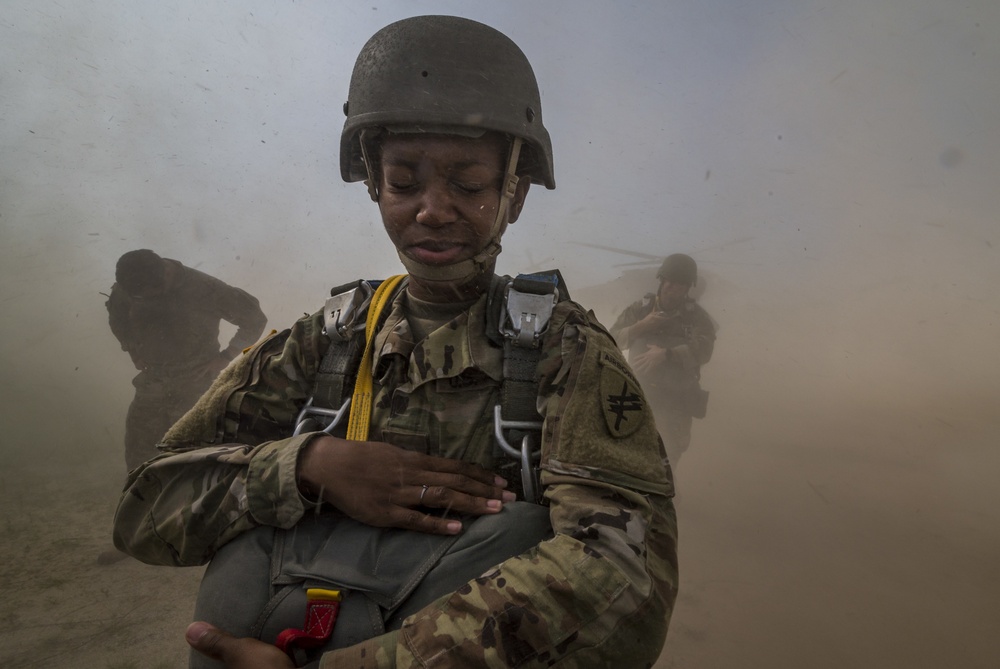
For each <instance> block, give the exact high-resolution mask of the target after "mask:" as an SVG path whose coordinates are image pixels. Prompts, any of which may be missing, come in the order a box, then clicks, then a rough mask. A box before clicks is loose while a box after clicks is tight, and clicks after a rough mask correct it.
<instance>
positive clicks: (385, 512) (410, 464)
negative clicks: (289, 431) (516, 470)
mask: <svg viewBox="0 0 1000 669" xmlns="http://www.w3.org/2000/svg"><path fill="white" fill-rule="evenodd" d="M298 477H299V485H300V487H301V488H302V489H303V492H304V493H305V494H306V495H309V496H321V497H322V498H323V499H324V500H325V501H327V502H329V503H331V504H333V505H334V506H335V507H337V508H338V509H340V510H341V511H342V512H344V513H345V514H347V515H348V516H350V517H351V518H354V519H355V520H358V521H361V522H363V523H366V524H368V525H372V526H375V527H398V528H402V529H407V530H417V531H420V532H428V533H431V534H458V533H459V532H461V531H462V524H461V522H460V521H459V520H457V519H454V518H441V517H438V516H436V515H429V514H428V513H425V511H427V510H428V509H445V510H448V511H451V512H454V513H460V514H471V515H477V516H479V515H485V514H490V513H498V512H499V511H500V510H501V508H502V507H503V502H512V501H514V493H512V492H509V491H506V490H504V487H505V486H506V485H507V482H506V481H505V480H504V479H503V478H501V477H499V476H496V475H495V474H493V472H490V471H488V470H486V469H483V468H482V467H480V466H478V465H475V464H473V463H471V462H463V461H461V460H452V459H450V458H439V457H434V456H431V455H424V454H423V453H415V452H413V451H407V450H405V449H402V448H398V447H396V446H393V445H391V444H386V443H383V442H380V441H364V442H360V441H348V440H346V439H339V438H336V437H330V436H325V435H324V436H321V437H317V438H316V439H313V440H312V441H311V442H310V443H309V444H308V445H307V446H306V447H305V448H304V449H303V451H302V453H301V455H300V456H299V466H298ZM421 507H423V508H421Z"/></svg>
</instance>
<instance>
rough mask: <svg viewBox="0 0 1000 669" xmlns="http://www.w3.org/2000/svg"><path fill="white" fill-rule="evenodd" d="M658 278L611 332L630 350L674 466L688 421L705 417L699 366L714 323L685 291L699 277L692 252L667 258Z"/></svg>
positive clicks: (707, 355) (708, 351) (686, 439)
mask: <svg viewBox="0 0 1000 669" xmlns="http://www.w3.org/2000/svg"><path fill="white" fill-rule="evenodd" d="M656 276H657V278H658V279H659V280H660V287H659V290H658V291H657V292H656V294H655V295H648V296H647V297H646V299H644V300H641V301H639V302H635V303H633V304H631V305H630V306H629V307H628V308H627V309H625V311H623V312H622V314H621V315H620V316H619V317H618V320H617V321H615V324H614V326H613V327H612V328H611V334H612V335H614V337H615V338H616V339H617V341H618V344H619V345H620V346H621V347H622V349H623V350H624V349H628V352H629V363H630V364H631V365H632V368H633V369H634V370H635V371H636V373H637V374H638V376H639V380H640V382H641V383H642V388H643V390H644V391H645V392H646V394H647V396H648V397H649V400H650V404H651V405H652V407H653V413H654V415H655V416H656V424H657V427H658V428H659V429H660V433H661V434H662V436H663V439H664V441H665V442H666V447H667V456H668V457H669V458H670V464H671V465H672V466H673V467H676V466H677V462H678V461H679V460H680V459H681V455H682V454H683V453H684V451H686V450H687V448H688V445H689V444H690V443H691V419H692V418H704V417H705V412H706V409H707V406H708V391H705V390H702V388H701V383H700V380H701V366H702V365H704V364H706V363H707V362H708V361H709V360H710V359H711V357H712V349H713V348H714V346H715V326H714V325H713V324H712V318H711V317H710V316H709V315H708V313H707V312H706V311H705V310H704V309H702V308H701V307H700V306H699V305H698V303H697V302H695V300H694V298H692V297H690V296H689V295H688V291H690V290H691V287H692V286H694V285H695V283H697V281H698V265H697V264H696V263H695V261H694V259H693V258H692V257H691V256H688V255H684V254H683V253H675V254H673V255H670V256H667V258H666V259H665V260H664V261H663V264H662V265H660V270H659V271H658V272H657V273H656Z"/></svg>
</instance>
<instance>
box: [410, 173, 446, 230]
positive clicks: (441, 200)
mask: <svg viewBox="0 0 1000 669" xmlns="http://www.w3.org/2000/svg"><path fill="white" fill-rule="evenodd" d="M454 220H455V203H454V201H453V200H452V196H451V193H450V192H449V191H448V186H447V184H445V183H437V182H434V183H429V184H427V185H426V186H425V187H424V189H423V192H422V193H421V195H420V204H419V208H418V209H417V223H420V224H421V225H426V226H430V227H440V226H442V225H447V224H448V223H451V222H453V221H454Z"/></svg>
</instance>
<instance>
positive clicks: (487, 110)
mask: <svg viewBox="0 0 1000 669" xmlns="http://www.w3.org/2000/svg"><path fill="white" fill-rule="evenodd" d="M344 115H345V116H346V117H347V120H346V121H345V122H344V130H343V133H342V134H341V138H340V171H341V175H342V176H343V178H344V181H348V182H351V181H361V180H364V179H367V178H368V176H369V175H368V170H367V168H366V166H365V163H364V159H363V149H362V142H361V134H362V132H363V131H364V130H366V129H371V128H387V129H389V130H393V129H396V130H401V131H417V132H419V131H423V132H456V131H457V132H458V133H459V134H468V132H469V131H470V130H473V131H487V130H494V131H497V132H501V133H504V134H506V135H510V136H512V137H519V138H521V139H522V140H523V141H524V144H525V150H524V154H525V155H524V156H522V158H521V161H520V168H519V172H520V173H522V174H524V175H525V176H528V177H529V178H530V179H531V181H532V182H533V183H537V184H541V185H544V186H546V187H547V188H550V189H551V188H555V187H556V184H555V178H554V176H553V171H552V142H551V140H550V139H549V133H548V131H547V130H546V129H545V126H544V125H543V124H542V103H541V97H540V95H539V92H538V83H537V81H536V80H535V73H534V71H533V70H532V69H531V64H530V63H529V62H528V59H527V57H526V56H525V55H524V53H523V52H522V51H521V49H520V48H518V46H517V45H516V44H514V42H513V41H511V39H510V38H508V37H507V36H506V35H504V34H503V33H501V32H499V31H498V30H496V29H494V28H491V27H489V26H487V25H484V24H482V23H479V22H477V21H472V20H470V19H464V18H459V17H456V16H415V17H412V18H408V19H403V20H401V21H397V22H395V23H392V24H389V25H388V26H386V27H385V28H382V29H381V30H379V31H378V32H377V33H375V34H374V35H373V36H372V37H371V39H369V40H368V42H367V44H365V46H364V47H363V48H362V49H361V53H360V54H359V55H358V59H357V62H356V63H355V65H354V72H353V73H352V75H351V84H350V89H349V91H348V98H347V102H346V103H344Z"/></svg>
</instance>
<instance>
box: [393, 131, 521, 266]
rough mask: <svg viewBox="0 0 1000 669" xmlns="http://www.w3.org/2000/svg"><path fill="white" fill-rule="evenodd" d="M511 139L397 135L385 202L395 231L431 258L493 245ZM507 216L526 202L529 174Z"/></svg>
mask: <svg viewBox="0 0 1000 669" xmlns="http://www.w3.org/2000/svg"><path fill="white" fill-rule="evenodd" d="M505 160H506V142H505V141H504V140H503V138H502V137H499V136H496V135H491V134H487V135H485V136H484V137H481V138H476V139H473V138H468V137H457V136H453V135H390V136H389V137H387V138H386V139H385V141H384V142H383V144H382V154H381V177H380V178H381V181H382V183H381V188H380V191H381V195H380V197H379V209H380V210H381V212H382V221H383V223H384V224H385V229H386V231H387V232H388V233H389V238H390V239H391V240H392V243H393V244H395V246H396V248H397V249H399V251H400V252H402V253H403V254H405V255H406V256H408V257H410V258H412V259H413V260H416V261H417V262H421V263H424V264H427V265H441V266H443V265H451V264H454V263H456V262H461V261H463V260H468V259H469V258H472V257H473V256H474V255H476V254H477V253H479V252H480V251H481V250H483V249H484V248H485V247H486V244H487V243H488V242H489V239H490V232H491V230H492V228H493V223H494V221H495V219H496V214H497V208H498V207H499V205H500V187H501V184H502V182H503V170H504V167H505V165H504V161H505ZM522 182H524V183H523V186H522V184H518V188H517V193H516V194H515V197H514V199H513V202H512V203H511V206H510V210H509V214H508V216H507V220H506V222H505V224H504V227H506V225H507V224H510V223H513V222H514V221H515V220H517V216H518V214H520V212H521V207H522V205H523V203H524V197H525V195H526V194H527V190H528V180H527V179H522Z"/></svg>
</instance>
